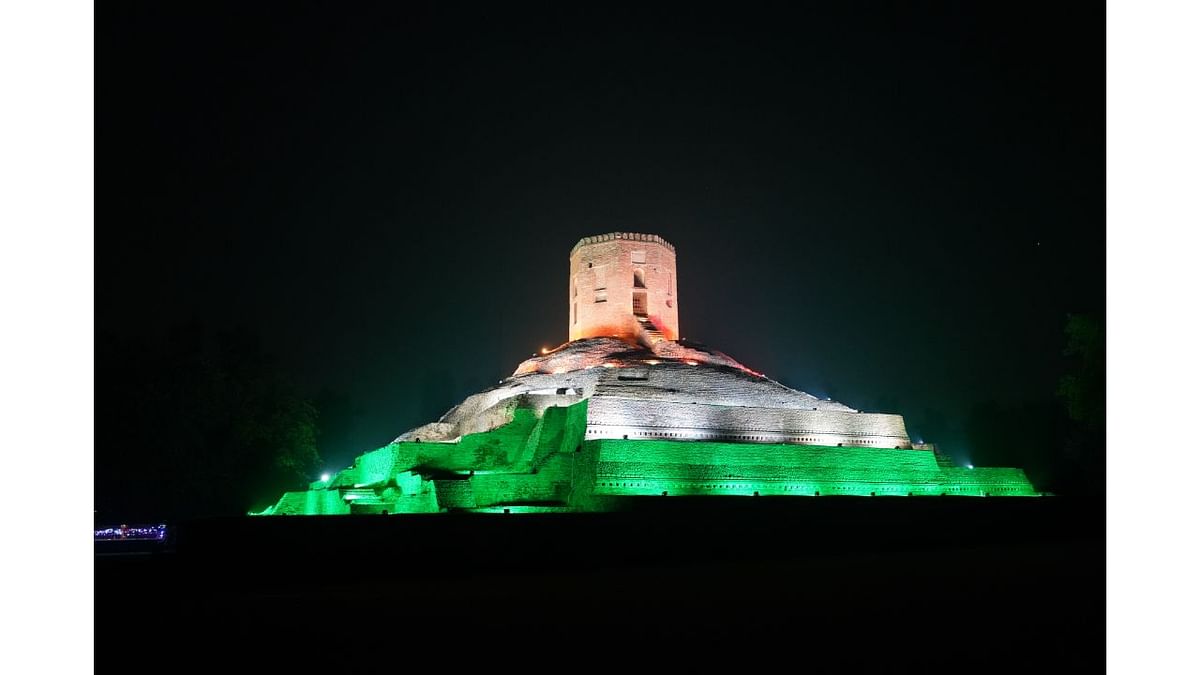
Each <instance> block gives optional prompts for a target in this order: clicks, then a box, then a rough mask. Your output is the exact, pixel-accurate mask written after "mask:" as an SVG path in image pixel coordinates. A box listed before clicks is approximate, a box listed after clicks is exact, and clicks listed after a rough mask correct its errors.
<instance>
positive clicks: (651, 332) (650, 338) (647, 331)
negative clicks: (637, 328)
mask: <svg viewBox="0 0 1200 675" xmlns="http://www.w3.org/2000/svg"><path fill="white" fill-rule="evenodd" d="M637 320H638V323H639V324H641V327H642V334H643V335H645V336H646V343H647V345H648V346H651V347H653V346H654V345H656V344H658V343H659V342H663V341H664V340H666V339H667V337H666V336H665V335H663V334H662V331H660V330H659V329H658V327H657V326H655V325H654V322H653V321H651V320H650V319H649V317H645V316H639V317H637Z"/></svg>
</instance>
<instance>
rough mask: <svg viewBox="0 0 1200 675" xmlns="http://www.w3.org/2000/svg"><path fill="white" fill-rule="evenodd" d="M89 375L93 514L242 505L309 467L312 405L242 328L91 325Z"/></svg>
mask: <svg viewBox="0 0 1200 675" xmlns="http://www.w3.org/2000/svg"><path fill="white" fill-rule="evenodd" d="M96 374H97V378H96V394H97V395H96V401H97V403H96V412H97V423H96V508H97V512H98V513H97V515H98V517H100V518H104V519H111V520H172V519H180V518H190V517H197V516H207V515H237V514H244V513H245V512H246V510H247V509H248V508H252V507H259V506H264V505H265V504H266V503H269V501H272V500H273V499H274V498H277V497H278V495H279V492H280V491H282V490H284V489H295V488H297V487H299V486H301V485H303V484H304V483H305V482H306V481H308V480H311V479H312V477H313V476H312V473H313V472H314V471H315V469H316V467H317V465H318V463H319V456H318V453H317V411H316V409H315V408H314V407H313V405H312V404H311V403H310V402H309V401H308V400H306V399H305V398H304V397H302V396H300V395H299V394H298V393H297V391H296V390H295V388H294V387H293V386H292V385H291V384H290V383H289V382H288V380H287V379H286V378H285V377H283V376H282V374H281V373H280V372H279V371H278V370H277V369H276V368H275V366H274V364H273V362H272V360H271V359H270V358H269V357H268V356H267V355H266V354H265V353H264V352H263V351H262V348H261V345H260V344H259V341H258V340H257V338H256V337H255V336H253V335H249V334H246V333H244V332H223V333H215V334H213V333H209V332H207V331H205V330H204V329H203V328H202V327H200V326H197V325H188V326H177V327H175V328H174V329H172V330H171V331H169V332H168V334H167V335H166V336H165V337H164V338H162V339H158V340H148V339H127V338H119V337H116V336H113V335H98V336H97V341H96Z"/></svg>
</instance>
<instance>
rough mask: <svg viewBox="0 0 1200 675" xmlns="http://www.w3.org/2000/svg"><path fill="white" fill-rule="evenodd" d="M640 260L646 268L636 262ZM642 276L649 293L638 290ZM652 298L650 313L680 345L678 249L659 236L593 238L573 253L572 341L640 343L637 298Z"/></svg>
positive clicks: (570, 287)
mask: <svg viewBox="0 0 1200 675" xmlns="http://www.w3.org/2000/svg"><path fill="white" fill-rule="evenodd" d="M635 254H641V256H644V262H635V261H634V260H635ZM635 270H636V271H639V272H640V273H641V277H642V279H643V280H644V284H645V288H635V287H634V273H635ZM635 292H638V293H644V294H645V296H646V301H647V305H646V312H647V314H648V316H649V318H650V319H651V320H653V321H654V323H655V325H656V326H658V328H659V329H660V330H661V331H662V333H663V336H664V337H666V338H667V339H668V340H677V339H679V277H678V275H677V273H676V268H675V249H674V247H672V246H671V245H670V244H668V243H666V242H665V241H663V240H662V239H661V238H659V237H657V236H656V235H646V234H634V233H613V234H608V235H599V236H597V237H588V238H586V239H584V240H583V241H581V242H580V244H578V245H576V247H575V249H574V250H572V251H571V267H570V279H569V283H568V288H567V302H568V306H567V311H568V316H567V319H568V328H569V330H568V335H569V339H570V340H578V339H581V338H587V337H604V336H617V337H620V338H622V339H627V340H634V339H636V338H637V336H638V323H637V321H636V319H634V315H633V296H634V293H635Z"/></svg>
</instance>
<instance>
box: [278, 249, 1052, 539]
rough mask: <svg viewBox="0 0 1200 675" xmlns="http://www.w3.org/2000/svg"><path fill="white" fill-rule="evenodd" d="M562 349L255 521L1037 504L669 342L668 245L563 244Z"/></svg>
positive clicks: (892, 435) (896, 437)
mask: <svg viewBox="0 0 1200 675" xmlns="http://www.w3.org/2000/svg"><path fill="white" fill-rule="evenodd" d="M570 266H571V269H570V282H569V287H568V298H567V304H568V312H569V314H568V321H569V326H568V328H569V333H568V334H569V341H568V342H566V343H565V344H563V345H561V346H559V347H556V348H554V349H547V350H543V353H542V354H540V355H537V356H534V357H533V358H530V359H528V360H526V361H524V362H523V363H521V364H520V365H519V366H518V367H517V369H516V371H515V372H514V373H513V374H512V375H511V376H510V377H508V378H507V379H505V380H502V381H500V382H499V383H498V384H497V385H495V386H493V387H491V388H489V389H487V390H485V391H482V392H479V393H477V394H474V395H473V396H470V397H468V398H467V399H466V400H465V401H463V402H462V403H460V404H459V405H457V406H455V407H454V408H452V409H451V410H450V411H449V412H447V413H446V414H445V415H443V416H442V418H441V419H439V420H437V421H436V422H431V423H429V424H425V425H423V426H420V427H417V428H415V429H412V430H410V431H407V432H405V433H404V434H401V435H400V436H399V437H398V438H396V440H394V441H393V442H391V443H389V444H388V445H386V446H385V447H382V448H379V449H378V450H374V451H372V452H368V453H366V454H363V455H361V456H359V457H358V458H357V459H356V460H355V462H354V465H353V466H350V467H348V468H346V469H344V470H342V471H340V472H338V473H336V474H335V475H332V476H329V477H328V478H326V479H324V480H319V481H315V482H313V483H312V484H310V485H309V489H308V490H306V491H303V492H288V493H286V494H284V495H283V497H282V498H280V499H279V501H278V502H277V503H276V504H275V505H274V506H271V507H268V508H267V509H266V510H265V511H263V512H262V513H261V514H260V515H333V514H357V513H376V514H380V513H382V514H405V513H436V512H444V511H477V512H501V513H522V512H553V511H609V510H620V509H622V508H623V506H628V505H630V504H632V502H631V501H630V500H639V499H649V498H656V499H661V498H670V497H679V496H711V497H714V498H716V497H756V496H761V497H768V496H770V497H778V496H795V497H814V496H816V497H826V496H836V495H853V496H942V495H951V496H954V495H957V496H980V497H983V496H993V497H996V496H1035V495H1038V492H1037V491H1036V490H1035V489H1034V488H1033V486H1032V485H1031V484H1030V482H1029V480H1028V479H1027V478H1026V476H1025V473H1024V472H1023V471H1022V470H1021V469H1016V468H985V467H974V468H967V467H958V466H955V465H954V464H953V463H951V462H950V461H948V459H947V458H946V457H944V456H943V455H942V454H941V453H939V452H938V451H937V449H936V447H934V446H932V445H923V444H914V443H913V442H912V440H911V439H910V438H909V436H908V433H907V431H906V430H905V427H904V419H903V418H902V417H901V416H900V415H894V414H887V413H874V412H864V411H862V410H856V409H854V408H851V407H849V406H846V405H843V404H841V403H838V402H836V401H832V400H829V399H822V398H818V397H816V396H813V395H811V394H807V393H805V392H802V391H797V390H795V389H791V388H789V387H786V386H784V385H782V384H780V383H778V382H776V381H774V380H772V379H770V378H769V377H767V376H765V375H763V374H762V373H758V372H755V371H753V370H751V369H750V368H747V367H746V366H744V365H742V364H741V363H738V362H737V361H736V360H734V359H732V358H730V357H729V356H727V355H725V354H723V353H721V352H719V351H717V350H715V349H711V348H708V347H706V346H704V345H701V344H698V343H693V342H690V341H687V340H684V339H681V338H680V336H679V303H680V298H679V293H678V289H679V277H678V276H677V274H676V266H675V248H674V247H673V246H672V245H671V244H669V243H667V242H666V241H665V240H663V239H662V238H661V237H659V236H657V235H652V234H638V233H627V232H615V233H610V234H603V235H599V236H593V237H585V238H584V239H581V240H580V241H579V243H577V244H576V245H575V247H574V248H573V249H571V254H570Z"/></svg>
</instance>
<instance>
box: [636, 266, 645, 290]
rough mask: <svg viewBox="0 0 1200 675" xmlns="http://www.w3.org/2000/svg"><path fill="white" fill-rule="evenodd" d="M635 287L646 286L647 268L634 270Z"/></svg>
mask: <svg viewBox="0 0 1200 675" xmlns="http://www.w3.org/2000/svg"><path fill="white" fill-rule="evenodd" d="M633 287H634V288H645V287H646V272H645V270H634V271H633Z"/></svg>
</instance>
